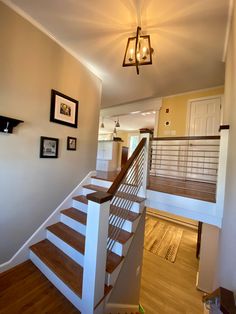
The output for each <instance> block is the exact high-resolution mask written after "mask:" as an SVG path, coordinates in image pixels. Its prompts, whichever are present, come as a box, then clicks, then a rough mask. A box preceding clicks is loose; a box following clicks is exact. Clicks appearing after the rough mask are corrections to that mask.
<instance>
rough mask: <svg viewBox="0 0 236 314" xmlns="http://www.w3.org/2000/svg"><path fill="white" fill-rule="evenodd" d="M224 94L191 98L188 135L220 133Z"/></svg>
mask: <svg viewBox="0 0 236 314" xmlns="http://www.w3.org/2000/svg"><path fill="white" fill-rule="evenodd" d="M221 108H222V96H213V97H208V98H199V99H193V100H190V102H189V105H188V119H187V121H188V123H187V134H188V136H213V135H219V126H220V124H221Z"/></svg>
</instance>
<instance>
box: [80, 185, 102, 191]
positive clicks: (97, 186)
mask: <svg viewBox="0 0 236 314" xmlns="http://www.w3.org/2000/svg"><path fill="white" fill-rule="evenodd" d="M83 188H85V189H89V190H93V191H96V192H107V190H108V188H104V187H103V186H100V185H96V184H86V185H83Z"/></svg>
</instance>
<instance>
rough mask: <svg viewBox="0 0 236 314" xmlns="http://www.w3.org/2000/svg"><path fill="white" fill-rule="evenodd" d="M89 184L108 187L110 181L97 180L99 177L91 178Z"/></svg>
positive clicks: (110, 183)
mask: <svg viewBox="0 0 236 314" xmlns="http://www.w3.org/2000/svg"><path fill="white" fill-rule="evenodd" d="M91 184H94V185H98V186H102V187H104V188H109V187H110V186H111V185H112V182H110V181H106V180H99V179H94V178H92V179H91Z"/></svg>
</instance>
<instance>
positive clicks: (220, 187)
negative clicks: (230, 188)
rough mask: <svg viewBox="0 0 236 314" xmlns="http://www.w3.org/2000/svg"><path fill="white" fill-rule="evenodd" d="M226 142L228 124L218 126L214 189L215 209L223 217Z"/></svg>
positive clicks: (227, 140)
mask: <svg viewBox="0 0 236 314" xmlns="http://www.w3.org/2000/svg"><path fill="white" fill-rule="evenodd" d="M228 144H229V125H224V126H221V127H220V151H219V163H218V173H217V189H216V206H217V209H216V210H217V214H218V215H220V216H221V217H223V211H224V199H225V184H226V170H227V158H228Z"/></svg>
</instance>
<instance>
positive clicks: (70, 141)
mask: <svg viewBox="0 0 236 314" xmlns="http://www.w3.org/2000/svg"><path fill="white" fill-rule="evenodd" d="M76 144H77V138H76V137H70V136H68V137H67V150H76Z"/></svg>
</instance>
